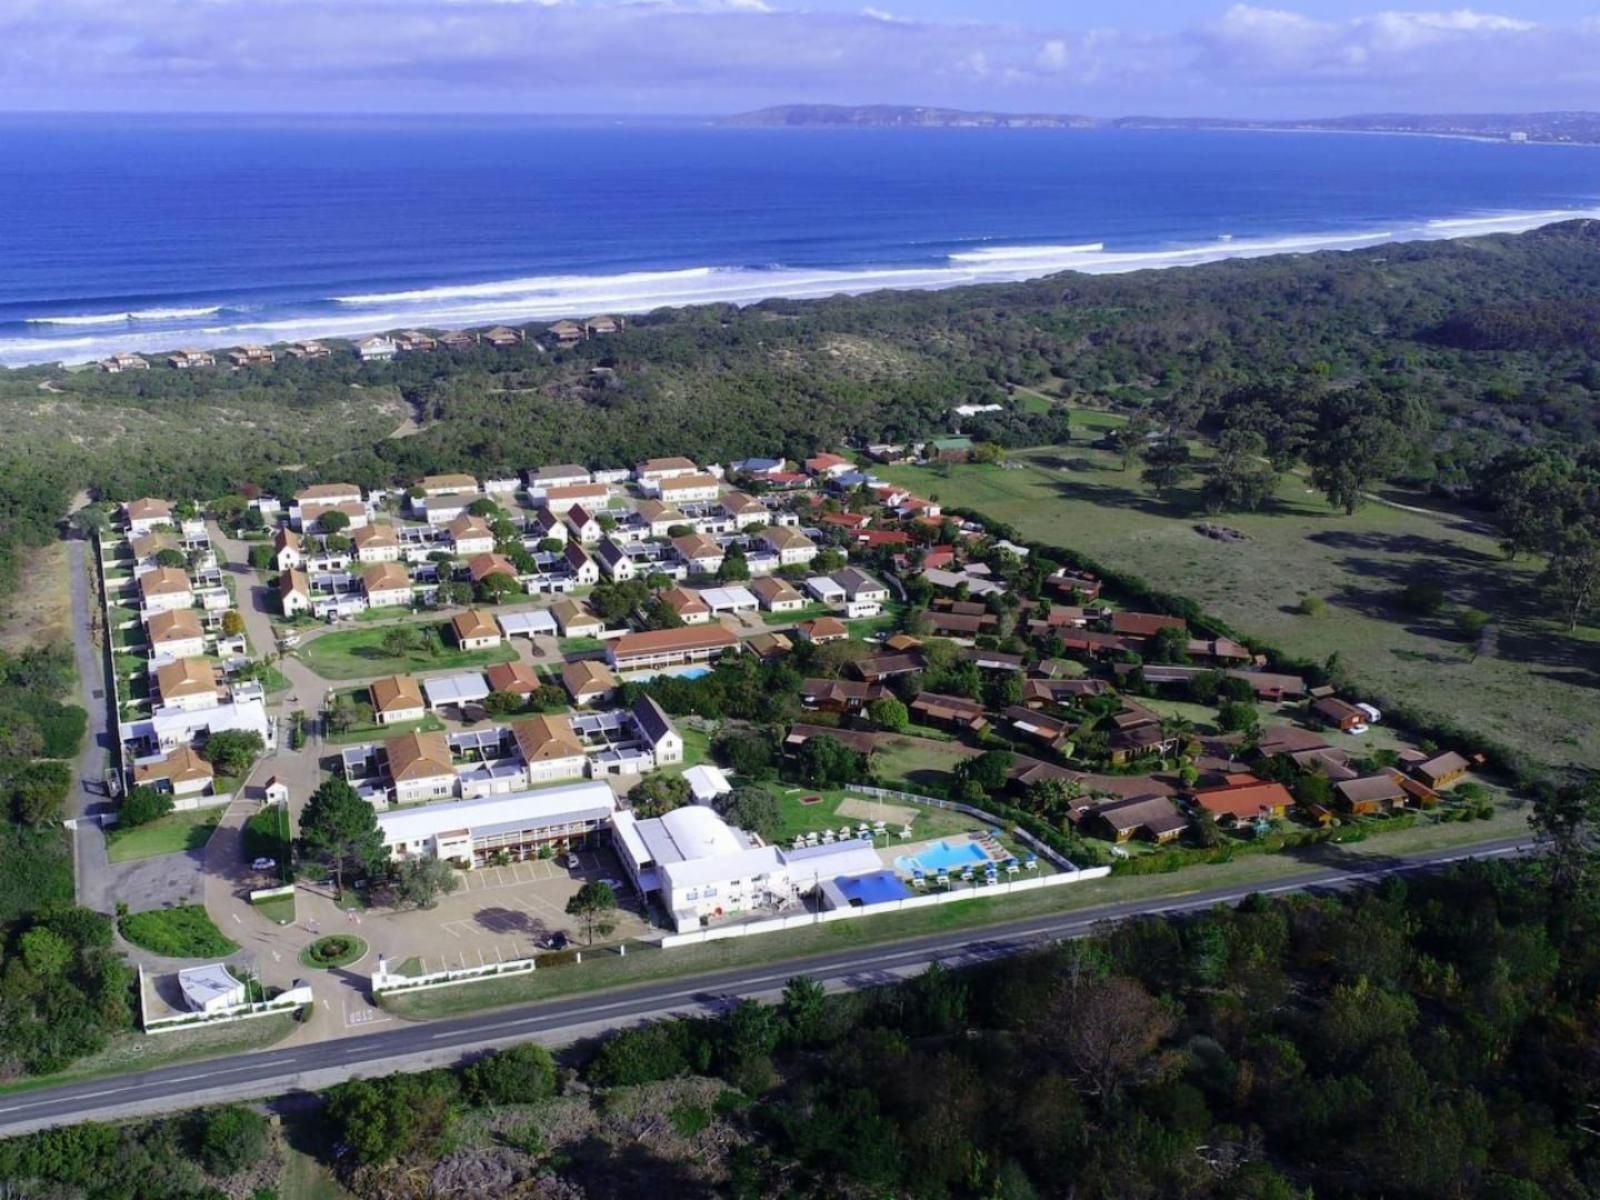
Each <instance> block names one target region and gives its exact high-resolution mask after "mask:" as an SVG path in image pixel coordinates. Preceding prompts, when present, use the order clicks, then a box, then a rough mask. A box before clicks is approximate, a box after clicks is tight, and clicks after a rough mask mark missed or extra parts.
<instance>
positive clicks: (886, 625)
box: [844, 600, 906, 642]
mask: <svg viewBox="0 0 1600 1200" xmlns="http://www.w3.org/2000/svg"><path fill="white" fill-rule="evenodd" d="M905 611H906V606H905V605H904V604H902V603H900V602H899V601H898V600H891V601H889V603H887V604H885V605H884V606H883V611H882V612H881V613H879V614H878V615H877V616H875V617H862V618H860V619H859V620H855V621H846V622H845V623H844V624H845V628H846V629H848V630H849V631H850V636H851V637H853V638H855V639H856V641H858V642H864V641H867V640H868V639H870V638H871V637H872V636H873V635H874V634H878V633H892V632H893V631H894V630H896V629H898V628H900V618H901V617H902V616H903V615H904V614H905Z"/></svg>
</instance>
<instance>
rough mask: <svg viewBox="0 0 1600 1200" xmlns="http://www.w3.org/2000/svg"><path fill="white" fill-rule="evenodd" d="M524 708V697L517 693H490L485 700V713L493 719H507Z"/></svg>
mask: <svg viewBox="0 0 1600 1200" xmlns="http://www.w3.org/2000/svg"><path fill="white" fill-rule="evenodd" d="M521 708H522V697H521V696H519V695H517V693H516V692H490V693H489V694H488V695H487V696H485V697H484V698H483V711H484V712H486V713H488V714H489V715H490V716H491V717H506V716H510V715H511V714H512V713H514V712H517V711H519V710H520V709H521Z"/></svg>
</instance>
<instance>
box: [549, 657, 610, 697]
mask: <svg viewBox="0 0 1600 1200" xmlns="http://www.w3.org/2000/svg"><path fill="white" fill-rule="evenodd" d="M561 683H562V686H564V687H565V688H566V689H567V691H568V693H569V694H571V695H573V696H581V695H583V694H584V693H585V692H593V691H597V690H605V691H612V690H613V689H615V688H616V686H617V677H616V676H615V675H613V674H612V673H611V668H610V667H608V666H606V664H605V663H603V662H596V661H594V660H593V659H581V660H580V661H578V662H569V663H567V664H566V665H565V666H564V667H562V668H561Z"/></svg>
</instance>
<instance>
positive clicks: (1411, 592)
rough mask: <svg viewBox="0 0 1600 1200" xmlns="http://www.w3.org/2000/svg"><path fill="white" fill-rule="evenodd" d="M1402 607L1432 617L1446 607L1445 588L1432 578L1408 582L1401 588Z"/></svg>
mask: <svg viewBox="0 0 1600 1200" xmlns="http://www.w3.org/2000/svg"><path fill="white" fill-rule="evenodd" d="M1400 607H1401V608H1403V609H1405V610H1406V611H1407V612H1410V613H1416V614H1417V615H1418V616H1419V617H1431V616H1433V615H1434V614H1435V613H1437V612H1438V611H1439V610H1440V609H1441V608H1443V607H1444V588H1443V587H1441V586H1440V585H1439V584H1438V583H1437V582H1436V581H1435V580H1432V579H1418V580H1415V581H1413V582H1411V583H1408V584H1406V586H1405V587H1403V588H1401V589H1400Z"/></svg>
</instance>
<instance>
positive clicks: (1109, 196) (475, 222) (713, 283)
mask: <svg viewBox="0 0 1600 1200" xmlns="http://www.w3.org/2000/svg"><path fill="white" fill-rule="evenodd" d="M0 148H3V152H0V363H5V364H9V365H19V364H26V363H35V362H44V361H55V360H60V361H65V362H81V361H87V360H91V359H95V358H98V357H102V356H104V355H105V354H107V353H109V352H111V351H114V350H146V351H150V350H161V349H167V348H171V347H176V346H204V347H214V346H224V345H234V344H238V343H241V342H270V341H281V340H286V339H294V338H303V337H318V336H355V335H360V334H364V333H370V332H376V331H380V330H384V329H393V328H400V327H407V326H413V325H427V326H442V327H456V326H462V325H474V324H476V325H481V324H485V323H489V322H495V321H524V320H534V319H541V318H550V317H556V316H579V317H582V316H586V315H590V314H592V313H596V312H639V311H645V310H649V309H652V308H656V307H660V306H663V305H677V304H694V303H703V302H710V301H730V302H735V303H748V302H753V301H756V300H759V299H763V298H767V297H774V296H788V297H804V296H822V295H830V294H835V293H847V292H848V293H858V292H864V291H869V290H873V289H877V288H886V287H897V288H933V287H948V286H953V285H956V284H963V283H978V282H987V281H1000V280H1016V279H1024V278H1030V277H1034V276H1038V275H1043V274H1047V273H1049V272H1053V271H1059V270H1066V269H1073V270H1080V271H1090V272H1105V271H1126V270H1135V269H1139V268H1147V267H1178V266H1184V265H1190V264H1195V263H1201V262H1208V261H1213V260H1215V259H1219V258H1225V257H1238V256H1249V255H1260V254H1269V253H1278V252H1284V251H1312V250H1319V249H1350V248H1355V247H1361V246H1372V245H1378V244H1381V243H1383V242H1386V241H1399V240H1409V239H1414V238H1427V237H1452V236H1464V235H1467V234H1474V233H1482V232H1493V231H1507V232H1512V231H1518V230H1523V229H1528V228H1532V227H1534V226H1537V225H1540V224H1544V223H1547V222H1549V221H1554V220H1560V219H1563V218H1566V217H1571V216H1581V215H1600V212H1597V210H1600V149H1594V148H1585V147H1564V146H1539V145H1510V144H1506V143H1496V142H1487V141H1472V140H1466V139H1448V138H1425V137H1401V136H1381V135H1370V134H1368V135H1363V134H1329V133H1306V134H1295V133H1253V132H1228V131H1204V132H1202V131H1184V130H1150V131H1138V130H1115V131H1110V130H1108V131H1073V130H1016V131H979V130H926V131H906V130H784V129H772V130H769V129H733V128H718V127H713V126H708V125H705V124H697V123H694V122H689V121H683V122H669V121H663V122H659V123H653V124H647V125H638V124H621V123H610V122H605V121H599V120H590V121H583V122H568V123H557V122H548V121H535V120H521V119H509V118H464V117H463V118H416V119H410V118H408V119H398V118H323V119H316V120H306V119H298V118H297V119H288V118H283V119H265V118H224V117H217V118H156V117H148V118H114V117H92V118H91V117H87V116H81V117H40V116H26V117H25V116H10V117H5V118H0Z"/></svg>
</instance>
